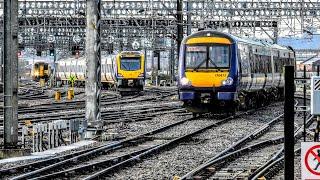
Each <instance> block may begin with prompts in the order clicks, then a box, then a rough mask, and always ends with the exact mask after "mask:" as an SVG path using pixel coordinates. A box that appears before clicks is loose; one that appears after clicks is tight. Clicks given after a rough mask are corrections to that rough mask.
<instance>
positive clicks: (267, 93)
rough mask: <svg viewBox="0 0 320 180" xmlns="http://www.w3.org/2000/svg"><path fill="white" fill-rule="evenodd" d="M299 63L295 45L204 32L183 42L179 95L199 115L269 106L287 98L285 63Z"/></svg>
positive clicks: (180, 60)
mask: <svg viewBox="0 0 320 180" xmlns="http://www.w3.org/2000/svg"><path fill="white" fill-rule="evenodd" d="M294 64H295V53H294V51H293V50H292V48H290V47H283V46H279V45H276V44H269V43H264V42H260V41H253V40H247V39H242V38H239V37H236V36H233V35H231V34H228V33H222V32H218V31H211V30H205V31H199V32H196V33H194V34H192V35H190V36H188V37H186V38H184V40H183V41H182V44H181V47H180V57H179V82H178V91H179V99H180V100H182V101H183V102H184V106H185V107H186V108H187V109H188V110H190V111H191V112H193V114H194V116H196V115H197V114H200V113H205V112H213V113H224V114H225V113H232V114H233V113H235V112H236V110H238V109H239V108H240V109H250V108H256V107H260V106H264V105H266V104H268V103H270V102H271V101H274V100H278V99H281V98H282V97H283V92H284V91H283V89H284V76H283V66H284V65H294Z"/></svg>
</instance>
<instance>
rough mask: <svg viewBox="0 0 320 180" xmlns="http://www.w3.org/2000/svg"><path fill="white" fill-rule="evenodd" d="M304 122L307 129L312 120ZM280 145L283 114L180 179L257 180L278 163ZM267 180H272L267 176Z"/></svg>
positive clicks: (297, 134)
mask: <svg viewBox="0 0 320 180" xmlns="http://www.w3.org/2000/svg"><path fill="white" fill-rule="evenodd" d="M307 122H308V123H307V125H308V126H310V124H311V122H312V117H309V119H308V121H307ZM301 126H302V123H300V124H296V125H295V127H296V134H295V137H296V138H300V137H301V131H300V129H301ZM283 141H284V138H283V114H282V115H281V116H278V117H276V118H275V119H273V120H272V121H270V122H268V123H266V124H265V125H264V126H262V127H261V128H260V129H258V130H256V131H254V132H252V133H251V134H249V135H248V136H246V137H244V138H243V139H240V140H239V141H237V142H236V143H235V144H234V145H232V146H231V147H229V148H227V149H225V150H224V151H222V152H220V153H219V154H217V155H216V156H214V157H213V158H211V159H209V160H206V162H204V163H203V164H201V165H200V166H198V167H196V168H195V169H193V170H192V171H190V172H188V173H186V174H185V175H183V176H181V179H258V178H259V177H261V176H262V175H261V174H262V173H265V172H267V169H269V168H270V164H276V163H280V162H281V160H280V159H281V156H280V155H281V154H282V151H283ZM275 154H276V155H275ZM278 167H279V166H275V168H274V169H279V168H278ZM274 169H273V171H274ZM266 178H267V179H271V177H270V176H268V177H266Z"/></svg>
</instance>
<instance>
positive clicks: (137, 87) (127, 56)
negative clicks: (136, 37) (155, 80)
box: [116, 51, 145, 95]
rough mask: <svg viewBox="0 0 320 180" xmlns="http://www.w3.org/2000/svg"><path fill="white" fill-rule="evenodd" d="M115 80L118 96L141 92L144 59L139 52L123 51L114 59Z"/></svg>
mask: <svg viewBox="0 0 320 180" xmlns="http://www.w3.org/2000/svg"><path fill="white" fill-rule="evenodd" d="M116 65H117V70H116V80H117V88H118V91H119V92H120V94H122V95H123V94H126V93H129V92H140V91H143V87H144V82H145V59H144V55H143V54H142V53H141V52H139V51H123V52H121V53H119V54H118V55H117V57H116Z"/></svg>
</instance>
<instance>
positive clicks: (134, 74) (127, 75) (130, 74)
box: [117, 54, 145, 79]
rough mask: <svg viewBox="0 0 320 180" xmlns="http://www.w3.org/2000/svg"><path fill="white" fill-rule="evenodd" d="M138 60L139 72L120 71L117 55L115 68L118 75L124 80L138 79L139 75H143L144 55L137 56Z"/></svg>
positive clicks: (118, 56)
mask: <svg viewBox="0 0 320 180" xmlns="http://www.w3.org/2000/svg"><path fill="white" fill-rule="evenodd" d="M126 57H130V56H126ZM133 57H137V56H133ZM139 57H140V60H141V67H140V69H139V70H136V71H126V70H122V69H120V60H121V58H120V54H118V55H117V68H118V74H121V75H122V76H123V78H124V79H137V78H138V77H139V75H140V74H142V73H144V62H145V59H144V55H141V56H139Z"/></svg>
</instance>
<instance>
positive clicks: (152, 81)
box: [151, 50, 155, 85]
mask: <svg viewBox="0 0 320 180" xmlns="http://www.w3.org/2000/svg"><path fill="white" fill-rule="evenodd" d="M154 53H155V51H154V50H152V54H151V58H152V59H151V84H152V85H154V84H155V83H154Z"/></svg>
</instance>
